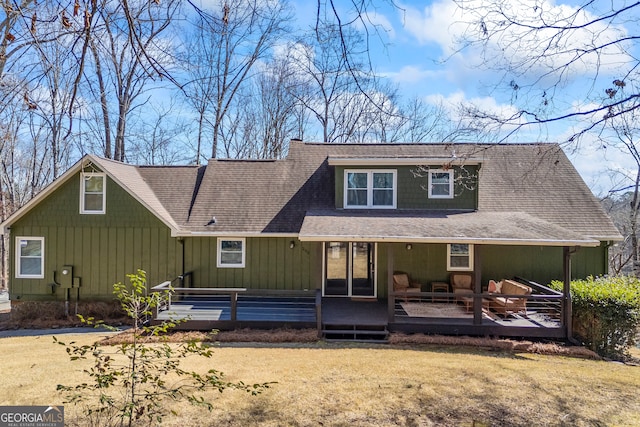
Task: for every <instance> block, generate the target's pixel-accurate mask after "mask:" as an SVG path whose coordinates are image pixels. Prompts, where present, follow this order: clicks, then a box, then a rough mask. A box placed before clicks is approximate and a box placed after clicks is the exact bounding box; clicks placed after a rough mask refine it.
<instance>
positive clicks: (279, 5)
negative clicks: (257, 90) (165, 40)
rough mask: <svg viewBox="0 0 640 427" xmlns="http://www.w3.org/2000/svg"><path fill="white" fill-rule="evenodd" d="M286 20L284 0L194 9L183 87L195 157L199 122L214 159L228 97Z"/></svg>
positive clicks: (238, 0)
mask: <svg viewBox="0 0 640 427" xmlns="http://www.w3.org/2000/svg"><path fill="white" fill-rule="evenodd" d="M290 18H291V15H290V12H289V11H288V5H287V3H286V1H282V2H263V1H259V0H251V1H243V0H225V1H224V2H221V3H220V4H219V7H218V8H216V9H215V10H212V11H205V10H202V11H200V14H199V15H198V20H197V22H196V23H195V28H196V31H197V33H196V34H193V35H192V36H190V37H189V38H188V39H187V40H186V47H185V48H186V51H187V53H188V54H189V56H188V63H189V74H190V78H189V81H188V83H186V84H185V85H184V87H185V90H186V91H187V93H188V94H189V98H190V100H191V103H192V105H193V106H194V108H195V109H196V112H197V114H198V115H199V117H198V123H199V130H198V141H199V143H198V150H197V151H198V152H197V153H196V158H197V161H199V160H200V157H201V155H202V143H201V142H200V141H201V140H202V135H203V132H204V125H205V122H206V123H207V124H208V125H209V126H210V127H211V139H212V147H211V156H212V157H214V158H215V157H217V155H218V142H219V138H220V135H221V133H223V132H224V131H225V130H224V129H223V128H224V126H225V125H228V123H227V122H225V120H226V119H227V117H228V115H229V114H230V111H229V110H230V108H231V107H232V105H233V101H234V97H235V96H236V94H237V93H238V92H239V91H240V89H241V87H242V86H243V85H244V84H245V82H246V81H247V80H248V79H249V78H250V76H251V72H252V70H253V67H254V65H255V64H256V63H257V61H258V60H260V59H262V58H264V57H265V56H266V55H268V54H269V53H270V50H271V48H272V47H273V46H274V44H275V43H276V42H277V41H278V40H279V37H280V36H281V35H282V34H283V33H284V32H285V31H286V29H287V27H286V25H287V22H288V21H289V19H290Z"/></svg>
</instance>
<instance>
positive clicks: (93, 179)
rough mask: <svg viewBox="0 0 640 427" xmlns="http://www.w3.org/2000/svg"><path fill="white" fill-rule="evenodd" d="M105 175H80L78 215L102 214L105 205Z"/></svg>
mask: <svg viewBox="0 0 640 427" xmlns="http://www.w3.org/2000/svg"><path fill="white" fill-rule="evenodd" d="M105 180H106V175H105V174H103V173H82V174H80V213H81V214H104V213H105V205H106V195H107V193H106V191H105V187H106V185H105Z"/></svg>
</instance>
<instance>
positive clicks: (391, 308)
mask: <svg viewBox="0 0 640 427" xmlns="http://www.w3.org/2000/svg"><path fill="white" fill-rule="evenodd" d="M386 246H387V322H389V323H393V322H394V321H395V312H396V297H395V295H393V264H394V260H393V253H394V249H393V244H387V245H386Z"/></svg>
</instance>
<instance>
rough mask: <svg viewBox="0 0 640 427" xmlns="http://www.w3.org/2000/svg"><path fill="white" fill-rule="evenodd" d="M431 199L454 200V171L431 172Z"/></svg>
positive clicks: (438, 170) (439, 170)
mask: <svg viewBox="0 0 640 427" xmlns="http://www.w3.org/2000/svg"><path fill="white" fill-rule="evenodd" d="M429 198H430V199H453V170H442V169H433V170H430V171H429Z"/></svg>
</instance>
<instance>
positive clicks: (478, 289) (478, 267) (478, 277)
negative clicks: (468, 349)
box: [473, 245, 482, 325]
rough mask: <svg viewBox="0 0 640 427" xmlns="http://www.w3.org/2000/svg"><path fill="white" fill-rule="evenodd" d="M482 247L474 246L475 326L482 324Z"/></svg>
mask: <svg viewBox="0 0 640 427" xmlns="http://www.w3.org/2000/svg"><path fill="white" fill-rule="evenodd" d="M480 248H482V246H481V245H474V246H473V283H474V286H473V324H474V325H481V324H482V261H481V260H482V257H481V256H480V253H481V249H480Z"/></svg>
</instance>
